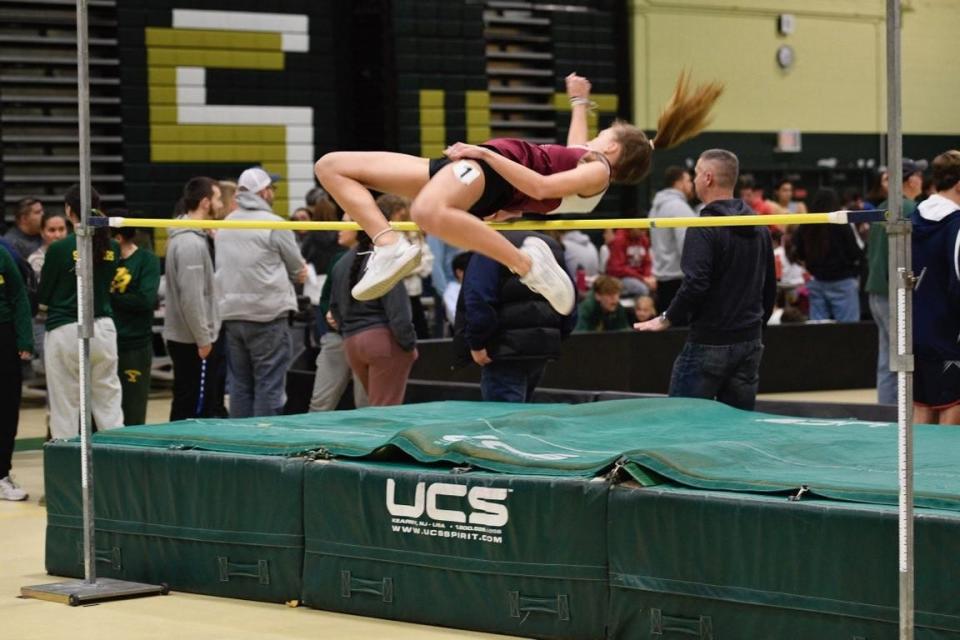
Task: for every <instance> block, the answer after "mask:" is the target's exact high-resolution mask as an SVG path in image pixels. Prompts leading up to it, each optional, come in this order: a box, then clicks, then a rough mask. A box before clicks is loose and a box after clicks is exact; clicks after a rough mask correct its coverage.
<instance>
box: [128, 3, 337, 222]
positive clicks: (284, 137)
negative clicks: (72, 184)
mask: <svg viewBox="0 0 960 640" xmlns="http://www.w3.org/2000/svg"><path fill="white" fill-rule="evenodd" d="M145 5H147V6H145ZM333 5H334V3H333V2H329V1H322V0H320V1H307V0H279V1H277V2H274V3H271V6H270V10H269V11H263V10H262V9H263V6H262V5H259V4H258V3H255V2H245V3H244V2H231V3H227V2H223V1H222V0H221V1H211V0H191V2H183V1H182V0H151V1H150V2H149V4H147V3H143V2H139V1H137V2H133V1H132V0H128V1H122V2H120V3H119V6H118V22H119V40H120V47H121V56H120V58H121V61H122V70H121V86H122V89H123V96H122V98H123V105H124V109H123V143H124V160H125V189H126V197H127V203H128V207H129V208H130V209H131V210H132V211H134V212H136V213H141V212H142V213H143V214H148V215H151V216H165V215H169V214H170V212H171V210H172V207H173V203H174V202H175V200H176V197H177V195H178V193H179V189H180V188H182V186H183V183H184V182H185V181H186V180H187V179H188V178H190V177H192V176H195V175H208V176H211V177H213V178H217V179H233V180H235V179H236V177H237V176H238V175H239V173H240V172H241V171H242V170H243V169H244V168H246V167H249V166H251V165H254V164H262V165H263V167H264V168H265V169H267V170H269V171H271V172H275V173H279V174H281V175H282V176H283V181H281V182H280V183H279V184H278V190H277V196H276V198H277V200H276V202H275V209H276V210H277V211H278V212H281V213H287V212H288V211H290V210H291V208H292V207H293V206H295V205H294V200H296V201H299V200H301V199H302V197H303V194H304V193H305V192H306V191H307V190H308V189H309V188H310V187H312V186H313V171H312V168H313V162H314V160H315V159H316V155H317V153H318V150H319V149H321V148H331V147H333V146H334V144H335V136H334V135H332V131H335V129H331V128H329V127H327V126H323V125H324V123H326V122H329V121H331V120H334V119H335V117H336V103H337V101H336V94H335V91H334V87H333V86H332V85H331V84H330V83H329V82H324V81H323V79H325V78H327V77H329V76H330V75H331V74H332V72H333V68H334V58H333V56H332V53H333V51H334V50H335V43H336V36H335V30H334V28H333V27H334V24H333V23H334V19H333V18H334V11H333ZM318 124H319V125H320V126H317V125H318Z"/></svg>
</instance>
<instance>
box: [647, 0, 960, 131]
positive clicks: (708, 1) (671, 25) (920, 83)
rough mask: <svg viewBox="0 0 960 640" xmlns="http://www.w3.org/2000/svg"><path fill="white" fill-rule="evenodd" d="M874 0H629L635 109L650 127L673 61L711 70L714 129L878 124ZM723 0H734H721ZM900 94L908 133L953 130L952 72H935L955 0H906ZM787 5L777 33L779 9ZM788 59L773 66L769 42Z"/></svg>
mask: <svg viewBox="0 0 960 640" xmlns="http://www.w3.org/2000/svg"><path fill="white" fill-rule="evenodd" d="M885 4H886V3H885V2H883V1H882V0H844V2H835V1H833V0H741V1H739V2H737V3H736V4H735V5H732V3H729V2H724V1H723V0H631V4H630V12H631V16H632V51H633V61H634V66H633V69H632V77H633V106H634V117H635V119H636V120H637V122H638V123H640V124H641V125H642V126H645V127H650V128H653V127H654V126H655V124H656V118H657V115H658V110H659V108H660V106H661V105H662V104H663V103H664V102H665V101H666V100H667V98H668V97H669V95H670V92H671V90H672V88H673V82H674V80H675V79H676V76H677V74H678V73H679V72H680V70H681V69H684V68H689V69H692V70H693V72H694V75H695V77H696V78H699V79H714V78H716V79H719V80H722V81H723V82H724V83H726V86H727V93H726V95H725V96H724V98H723V101H722V103H721V104H720V105H719V108H718V109H717V117H716V120H715V121H714V125H713V128H714V129H715V130H719V131H741V132H757V131H777V130H780V129H800V130H802V131H803V132H816V133H830V132H834V133H878V132H881V131H885V130H886V108H885V104H886V102H885V101H886V60H885V49H886V22H885V21H886V16H885ZM731 5H732V6H731ZM902 6H903V14H902V15H903V33H902V40H901V42H902V44H901V47H902V66H903V79H902V95H903V129H904V133H906V134H953V135H956V134H957V133H958V132H960V122H958V120H957V117H956V107H955V105H956V104H957V103H958V102H960V83H957V82H952V81H950V80H949V79H948V78H947V77H946V76H945V74H944V68H945V67H944V61H945V58H946V57H947V55H948V51H949V48H948V46H947V45H946V43H948V42H950V41H952V40H954V39H955V38H956V27H957V25H958V24H960V3H958V2H954V1H952V0H906V1H904V2H903V3H902ZM784 13H787V14H792V15H794V16H795V23H796V27H795V31H794V33H792V34H790V35H780V34H779V33H778V30H777V16H779V15H780V14H784ZM781 45H789V46H791V47H792V48H793V50H794V52H795V62H794V64H793V66H792V67H790V68H789V69H781V68H780V67H779V66H778V64H777V60H776V52H777V49H778V48H779V47H780V46H781Z"/></svg>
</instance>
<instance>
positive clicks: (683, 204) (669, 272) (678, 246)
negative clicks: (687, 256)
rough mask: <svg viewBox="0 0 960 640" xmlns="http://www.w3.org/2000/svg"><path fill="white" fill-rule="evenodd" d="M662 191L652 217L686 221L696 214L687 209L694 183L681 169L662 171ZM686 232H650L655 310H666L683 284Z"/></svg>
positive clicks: (654, 202) (652, 210)
mask: <svg viewBox="0 0 960 640" xmlns="http://www.w3.org/2000/svg"><path fill="white" fill-rule="evenodd" d="M663 183H664V185H665V186H666V188H665V189H663V190H662V191H658V192H657V195H656V196H654V198H653V208H651V209H650V217H651V218H686V217H690V218H692V217H694V216H696V215H697V214H695V213H694V212H693V209H692V208H691V207H690V198H691V197H693V181H692V180H691V179H690V174H689V173H688V172H687V170H686V169H684V168H683V167H678V166H671V167H667V169H666V171H665V172H664V181H663ZM685 233H686V229H683V228H677V229H657V228H653V229H650V243H651V250H652V251H653V276H654V277H655V278H656V279H657V308H658V309H668V308H669V307H670V302H671V301H672V300H673V296H675V295H676V293H677V290H678V289H680V284H681V282H683V271H682V270H681V269H680V255H681V253H682V252H683V238H684V234H685Z"/></svg>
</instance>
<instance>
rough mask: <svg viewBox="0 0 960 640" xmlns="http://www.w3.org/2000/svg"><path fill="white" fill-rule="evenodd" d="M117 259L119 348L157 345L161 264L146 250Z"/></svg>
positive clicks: (113, 290)
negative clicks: (155, 318) (155, 330)
mask: <svg viewBox="0 0 960 640" xmlns="http://www.w3.org/2000/svg"><path fill="white" fill-rule="evenodd" d="M117 255H118V256H119V257H120V260H119V261H118V262H117V271H116V273H115V274H114V276H113V282H112V283H111V284H110V301H111V305H112V306H113V319H114V321H115V322H116V323H117V347H118V349H119V350H120V351H126V350H129V349H139V348H141V347H145V346H147V345H148V344H151V343H152V342H153V310H154V309H155V308H156V306H157V289H158V288H159V287H160V260H158V259H157V256H155V255H153V254H152V253H150V252H149V251H147V250H146V249H137V250H136V251H134V252H133V253H132V254H130V256H129V257H127V258H124V257H123V256H120V254H119V253H118V254H117Z"/></svg>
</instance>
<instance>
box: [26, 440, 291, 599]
mask: <svg viewBox="0 0 960 640" xmlns="http://www.w3.org/2000/svg"><path fill="white" fill-rule="evenodd" d="M93 461H94V469H95V471H94V481H95V484H94V503H95V510H96V513H95V520H96V529H97V533H96V549H97V574H98V576H102V577H105V578H118V579H122V580H133V581H138V582H146V583H151V584H160V583H166V584H168V585H169V586H170V588H171V589H173V590H175V591H191V592H196V593H204V594H208V595H218V596H228V597H233V598H247V599H252V600H264V601H270V602H285V601H288V600H296V599H298V598H299V597H300V586H301V576H302V568H303V508H302V493H303V460H302V459H286V458H277V457H265V456H244V455H224V454H219V453H209V452H201V451H176V450H173V451H170V450H165V449H160V448H156V449H145V448H142V447H118V446H108V445H97V446H96V447H95V449H94V454H93ZM44 481H45V483H46V497H47V539H46V565H47V571H48V572H49V573H51V574H54V575H62V576H68V577H76V578H79V577H83V560H82V558H83V555H82V554H83V552H82V543H83V528H82V526H83V525H82V509H81V494H80V446H79V443H78V442H52V443H50V444H48V445H47V446H46V447H45V448H44Z"/></svg>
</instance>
